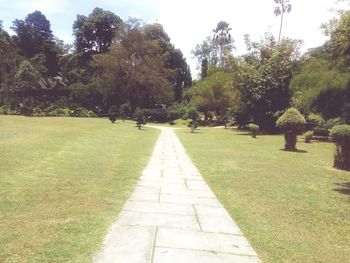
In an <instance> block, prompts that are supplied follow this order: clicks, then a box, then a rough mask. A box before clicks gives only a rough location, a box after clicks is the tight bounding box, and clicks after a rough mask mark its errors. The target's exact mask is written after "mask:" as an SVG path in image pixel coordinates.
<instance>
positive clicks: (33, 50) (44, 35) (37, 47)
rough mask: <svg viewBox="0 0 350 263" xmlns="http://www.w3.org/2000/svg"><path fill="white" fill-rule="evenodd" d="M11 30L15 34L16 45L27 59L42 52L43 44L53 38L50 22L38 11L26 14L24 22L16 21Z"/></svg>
mask: <svg viewBox="0 0 350 263" xmlns="http://www.w3.org/2000/svg"><path fill="white" fill-rule="evenodd" d="M11 29H12V30H13V31H15V32H16V34H17V37H16V41H17V44H18V46H19V47H20V49H21V51H23V55H24V56H25V57H27V58H31V57H33V56H34V55H36V54H38V53H39V52H40V51H42V46H43V44H44V42H45V41H46V40H48V39H50V38H51V37H52V36H53V35H52V31H51V25H50V21H49V20H47V19H46V17H45V15H43V14H42V13H41V12H40V11H35V12H33V13H31V14H28V15H27V17H26V18H25V20H24V21H23V20H18V19H16V20H15V21H14V22H13V27H12V28H11Z"/></svg>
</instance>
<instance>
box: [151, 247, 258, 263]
mask: <svg viewBox="0 0 350 263" xmlns="http://www.w3.org/2000/svg"><path fill="white" fill-rule="evenodd" d="M153 262H154V263H197V262H198V263H261V261H260V260H259V258H258V257H251V256H241V255H234V254H225V253H217V252H214V251H211V252H208V251H198V250H184V249H175V248H163V247H156V249H155V251H154V260H153Z"/></svg>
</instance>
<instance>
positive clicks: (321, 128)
mask: <svg viewBox="0 0 350 263" xmlns="http://www.w3.org/2000/svg"><path fill="white" fill-rule="evenodd" d="M341 124H343V122H342V120H341V118H333V119H329V120H327V121H321V122H320V123H319V124H318V125H317V126H316V127H315V128H314V129H313V130H314V135H315V136H323V137H328V136H329V133H330V130H331V129H332V128H333V127H334V126H336V125H341Z"/></svg>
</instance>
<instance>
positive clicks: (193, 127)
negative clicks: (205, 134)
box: [191, 124, 196, 133]
mask: <svg viewBox="0 0 350 263" xmlns="http://www.w3.org/2000/svg"><path fill="white" fill-rule="evenodd" d="M195 129H196V125H195V124H192V125H191V133H194V130H195Z"/></svg>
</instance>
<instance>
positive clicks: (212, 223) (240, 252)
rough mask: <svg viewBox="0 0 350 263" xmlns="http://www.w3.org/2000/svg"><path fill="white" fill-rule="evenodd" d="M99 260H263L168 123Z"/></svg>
mask: <svg viewBox="0 0 350 263" xmlns="http://www.w3.org/2000/svg"><path fill="white" fill-rule="evenodd" d="M161 129H162V132H161V135H160V137H159V139H158V141H157V143H156V146H155V149H154V152H153V155H152V157H151V159H150V161H149V163H148V166H147V167H146V169H145V170H144V171H143V173H142V176H141V178H140V181H139V183H138V185H137V187H136V189H135V191H134V193H133V194H132V196H131V198H130V199H129V200H128V201H127V203H126V204H125V206H124V208H123V210H122V212H121V213H120V215H119V217H118V219H117V221H116V222H115V223H114V225H113V226H112V228H111V230H110V232H109V233H108V235H107V236H106V238H105V241H104V245H103V247H102V250H101V251H100V252H99V254H98V255H97V256H96V257H95V259H94V262H95V263H112V262H113V263H114V262H116V263H124V262H125V263H133V262H135V263H151V262H152V263H153V262H154V263H161V262H162V263H163V262H166V263H171V262H176V263H186V262H201V263H216V262H218V263H219V262H227V263H228V262H230V263H234V262H242V263H248V262H249V263H255V262H261V261H260V260H259V258H258V257H257V255H256V253H255V251H254V250H253V248H252V247H251V246H250V245H249V243H248V241H247V240H246V239H245V237H244V236H243V234H242V233H241V231H240V230H239V228H238V227H237V225H236V224H235V223H234V222H233V220H232V219H231V217H230V216H229V215H228V213H227V212H226V210H225V209H224V208H223V206H222V205H221V204H220V202H219V201H218V199H217V198H216V197H215V195H214V194H213V192H212V191H211V190H210V188H209V187H208V185H207V184H206V183H205V181H204V180H203V178H202V176H201V175H200V173H199V172H198V170H197V169H196V167H195V166H194V165H193V163H192V162H191V160H190V158H189V157H188V155H187V154H186V152H185V150H184V148H183V147H182V145H181V143H180V141H179V139H178V138H177V136H176V135H175V134H174V132H173V131H172V130H171V129H169V128H161Z"/></svg>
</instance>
